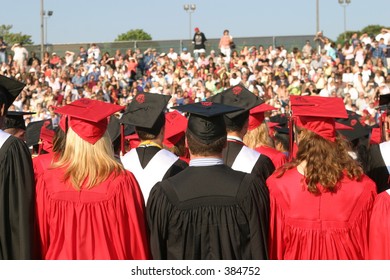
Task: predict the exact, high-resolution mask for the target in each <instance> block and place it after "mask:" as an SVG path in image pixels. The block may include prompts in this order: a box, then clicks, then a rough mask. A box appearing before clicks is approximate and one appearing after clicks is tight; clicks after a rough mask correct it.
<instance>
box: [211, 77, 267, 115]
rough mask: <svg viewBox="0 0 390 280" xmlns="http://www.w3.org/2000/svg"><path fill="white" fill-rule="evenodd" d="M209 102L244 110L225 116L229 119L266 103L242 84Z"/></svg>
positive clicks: (221, 93)
mask: <svg viewBox="0 0 390 280" xmlns="http://www.w3.org/2000/svg"><path fill="white" fill-rule="evenodd" d="M208 101H212V102H215V103H221V104H225V105H229V106H234V107H239V108H242V109H243V110H240V111H236V112H232V113H228V114H226V115H225V116H226V117H227V118H229V119H233V118H235V117H237V116H239V115H241V114H243V113H245V112H247V111H249V110H250V109H252V108H254V107H256V106H258V105H260V104H262V103H264V101H263V100H262V99H261V98H259V97H258V96H256V95H254V94H253V93H252V92H251V91H249V90H248V89H247V88H245V87H244V86H243V85H241V84H238V85H236V86H234V87H230V88H228V89H226V90H224V91H222V92H220V93H218V94H216V95H214V96H212V97H210V98H209V99H208Z"/></svg>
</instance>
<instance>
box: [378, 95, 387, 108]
mask: <svg viewBox="0 0 390 280" xmlns="http://www.w3.org/2000/svg"><path fill="white" fill-rule="evenodd" d="M379 106H390V94H381V95H379Z"/></svg>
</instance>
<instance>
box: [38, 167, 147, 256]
mask: <svg viewBox="0 0 390 280" xmlns="http://www.w3.org/2000/svg"><path fill="white" fill-rule="evenodd" d="M63 174H64V169H62V168H56V169H48V170H46V171H45V172H44V174H43V176H42V178H41V180H40V181H39V182H38V183H37V188H36V190H37V194H36V205H37V221H38V227H39V233H40V247H41V253H42V258H43V259H49V260H53V259H63V260H80V259H85V260H94V259H98V260H110V259H115V260H125V259H126V260H131V259H137V260H140V259H148V257H149V250H148V241H147V231H146V224H145V216H144V201H143V197H142V194H141V191H140V189H139V186H138V183H137V181H136V180H135V178H134V176H133V175H132V174H131V173H130V172H128V171H123V172H122V173H121V174H118V175H115V174H112V175H110V176H109V178H108V179H107V180H105V181H104V182H102V183H101V184H99V185H97V186H95V187H93V188H92V189H83V188H82V189H81V190H80V191H77V190H75V189H74V188H73V187H72V186H71V185H69V184H67V183H65V182H63V181H61V178H63Z"/></svg>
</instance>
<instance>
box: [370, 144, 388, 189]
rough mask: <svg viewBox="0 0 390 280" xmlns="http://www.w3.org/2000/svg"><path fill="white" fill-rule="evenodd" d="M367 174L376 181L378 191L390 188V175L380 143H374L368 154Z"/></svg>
mask: <svg viewBox="0 0 390 280" xmlns="http://www.w3.org/2000/svg"><path fill="white" fill-rule="evenodd" d="M367 175H368V176H369V177H370V178H371V179H372V180H373V181H374V182H375V184H376V189H377V192H378V193H381V192H383V191H385V190H387V189H390V175H389V171H388V170H387V167H386V164H385V162H384V161H383V157H382V154H381V150H380V148H379V145H372V146H371V147H370V150H369V154H368V163H367Z"/></svg>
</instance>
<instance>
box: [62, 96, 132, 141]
mask: <svg viewBox="0 0 390 280" xmlns="http://www.w3.org/2000/svg"><path fill="white" fill-rule="evenodd" d="M124 108H125V107H123V106H119V105H115V104H110V103H105V102H102V101H98V100H93V99H87V98H82V99H79V100H76V101H74V102H72V103H70V104H69V105H66V106H64V107H61V108H57V109H56V113H59V114H63V115H66V116H67V117H68V125H69V127H71V128H72V129H73V130H74V132H75V133H76V134H77V135H79V136H80V137H81V138H82V139H84V140H85V141H87V142H89V143H91V144H95V143H96V142H97V141H98V140H99V139H100V138H101V137H102V136H103V135H104V133H105V131H106V130H107V125H108V116H110V115H112V114H113V113H115V112H118V111H120V110H122V109H124ZM61 127H62V125H61ZM62 128H63V127H62ZM63 129H64V128H63ZM64 131H66V130H65V129H64Z"/></svg>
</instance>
